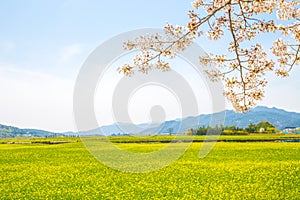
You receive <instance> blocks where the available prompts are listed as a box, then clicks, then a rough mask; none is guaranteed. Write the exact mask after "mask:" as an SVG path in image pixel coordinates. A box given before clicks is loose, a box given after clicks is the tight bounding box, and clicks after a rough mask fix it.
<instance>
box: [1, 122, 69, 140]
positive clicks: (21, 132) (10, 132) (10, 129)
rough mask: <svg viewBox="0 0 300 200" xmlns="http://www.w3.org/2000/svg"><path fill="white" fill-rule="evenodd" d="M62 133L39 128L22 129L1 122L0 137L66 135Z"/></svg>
mask: <svg viewBox="0 0 300 200" xmlns="http://www.w3.org/2000/svg"><path fill="white" fill-rule="evenodd" d="M64 135H65V134H62V133H53V132H49V131H44V130H38V129H20V128H17V127H14V126H6V125H2V124H0V138H10V137H16V136H25V137H55V136H64Z"/></svg>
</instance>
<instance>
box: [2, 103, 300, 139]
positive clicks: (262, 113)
mask: <svg viewBox="0 0 300 200" xmlns="http://www.w3.org/2000/svg"><path fill="white" fill-rule="evenodd" d="M219 114H220V113H219ZM219 114H216V115H215V116H217V121H218V122H217V123H219V124H222V123H223V121H222V120H223V119H222V118H220V119H218V117H220V116H221V115H219ZM225 114H226V117H225V121H224V126H237V127H240V128H245V127H246V126H248V124H250V123H253V124H257V123H259V122H262V121H268V122H270V123H272V124H273V125H274V126H276V128H278V129H280V130H282V129H284V128H285V127H287V126H293V127H300V113H296V112H287V111H285V110H283V109H278V108H268V107H265V106H258V107H256V108H253V109H251V110H250V112H248V113H235V112H234V111H232V110H226V111H225ZM211 118H212V114H206V115H199V116H195V117H187V118H184V119H176V120H169V121H166V122H164V123H162V124H147V123H143V124H139V125H134V124H129V123H115V124H112V125H106V126H102V127H100V128H98V129H95V130H91V131H87V132H84V133H83V135H123V134H165V133H169V132H172V133H177V132H186V131H187V130H188V129H190V128H198V127H201V126H208V125H211V124H210V122H211ZM70 135H77V134H76V133H74V132H65V133H53V132H48V131H44V130H37V129H20V128H17V127H13V126H5V125H1V124H0V138H3V137H15V136H35V137H53V136H70Z"/></svg>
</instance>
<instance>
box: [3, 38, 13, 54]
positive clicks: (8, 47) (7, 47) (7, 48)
mask: <svg viewBox="0 0 300 200" xmlns="http://www.w3.org/2000/svg"><path fill="white" fill-rule="evenodd" d="M15 48H16V44H15V43H14V42H13V41H10V40H5V41H1V42H0V52H2V53H9V52H11V51H13V50H14V49H15Z"/></svg>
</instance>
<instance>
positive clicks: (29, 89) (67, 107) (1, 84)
mask: <svg viewBox="0 0 300 200" xmlns="http://www.w3.org/2000/svg"><path fill="white" fill-rule="evenodd" d="M0 74H1V76H0V91H1V98H0V110H1V112H0V123H3V124H9V125H15V126H19V127H27V128H41V129H46V130H50V131H65V130H72V129H73V115H72V113H73V111H72V102H73V99H72V97H73V82H72V81H70V80H66V79H62V78H58V77H55V76H51V75H48V74H44V73H37V72H31V71H25V70H20V69H17V68H11V67H6V68H3V67H1V68H0Z"/></svg>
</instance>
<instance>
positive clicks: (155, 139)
mask: <svg viewBox="0 0 300 200" xmlns="http://www.w3.org/2000/svg"><path fill="white" fill-rule="evenodd" d="M109 139H110V140H111V141H112V142H115V143H126V142H127V143H131V142H132V143H134V142H162V141H163V142H164V141H165V142H167V141H171V140H195V141H199V140H200V141H201V140H205V139H208V140H215V139H218V140H227V141H228V140H285V139H298V140H300V134H250V135H221V136H214V135H212V136H209V138H206V136H186V135H178V136H174V135H172V136H168V135H154V136H141V137H135V136H111V137H109Z"/></svg>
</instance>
